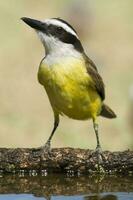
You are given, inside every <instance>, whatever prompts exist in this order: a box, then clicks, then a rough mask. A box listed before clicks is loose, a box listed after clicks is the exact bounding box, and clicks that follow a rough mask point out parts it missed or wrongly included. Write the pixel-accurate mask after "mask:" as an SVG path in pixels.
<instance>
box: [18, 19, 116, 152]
mask: <svg viewBox="0 0 133 200" xmlns="http://www.w3.org/2000/svg"><path fill="white" fill-rule="evenodd" d="M22 20H23V21H24V22H25V23H26V24H28V25H29V26H30V27H32V28H33V29H35V30H36V32H37V34H38V36H39V38H40V39H41V42H42V44H43V45H44V47H45V57H44V58H43V59H42V60H41V63H40V66H39V71H38V81H39V83H40V84H41V85H42V86H43V87H44V88H45V90H46V92H47V95H48V98H49V101H50V104H51V106H52V109H53V113H54V128H53V130H52V132H51V135H50V137H49V138H48V140H47V142H46V144H45V145H44V146H42V150H43V152H44V151H49V150H50V143H51V139H52V137H53V135H54V132H55V130H56V129H57V126H58V125H59V115H66V116H68V117H70V118H72V119H76V120H88V119H92V120H93V126H94V131H95V134H96V140H97V147H96V152H98V154H99V153H100V152H101V146H100V141H99V136H98V124H97V117H98V116H100V115H101V116H103V117H106V118H115V117H116V115H115V113H114V112H113V111H112V110H111V109H110V108H109V107H108V106H107V105H106V104H104V103H103V101H104V99H105V89H104V83H103V80H102V78H101V76H100V75H99V73H98V70H97V68H96V65H95V64H94V63H93V61H92V60H91V59H90V58H89V57H88V56H87V55H86V54H85V52H84V49H83V46H82V44H81V42H80V40H79V37H78V35H77V33H76V31H75V30H74V28H73V27H72V26H71V25H70V24H68V23H67V22H66V21H64V20H62V19H60V18H52V19H46V20H45V21H39V20H35V19H31V18H27V17H23V18H22Z"/></svg>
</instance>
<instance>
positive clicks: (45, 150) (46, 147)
mask: <svg viewBox="0 0 133 200" xmlns="http://www.w3.org/2000/svg"><path fill="white" fill-rule="evenodd" d="M50 152H51V145H50V141H49V140H48V141H47V142H46V143H45V145H44V146H41V147H40V154H41V155H44V154H45V153H48V154H49V153H50Z"/></svg>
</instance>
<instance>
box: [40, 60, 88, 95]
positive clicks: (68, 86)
mask: <svg viewBox="0 0 133 200" xmlns="http://www.w3.org/2000/svg"><path fill="white" fill-rule="evenodd" d="M38 79H39V82H40V83H41V84H42V85H44V87H45V88H46V89H50V90H51V92H54V91H55V92H56V93H57V92H58V91H59V92H61V91H62V92H67V90H68V91H69V92H70V90H73V92H74V90H75V89H76V86H77V85H79V86H80V85H81V87H82V83H84V84H85V83H86V81H88V75H87V72H86V68H85V66H84V62H83V61H82V60H81V59H73V58H70V59H66V60H65V59H60V61H58V62H55V63H54V62H53V61H50V60H49V63H48V62H47V61H45V60H44V61H43V62H42V63H41V65H40V67H39V72H38ZM77 90H79V88H77ZM75 92H76V91H75Z"/></svg>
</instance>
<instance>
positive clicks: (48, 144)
mask: <svg viewBox="0 0 133 200" xmlns="http://www.w3.org/2000/svg"><path fill="white" fill-rule="evenodd" d="M58 125H59V115H58V114H55V113H54V127H53V130H52V132H51V134H50V136H49V138H48V140H47V142H46V143H45V145H44V146H42V147H41V152H42V154H43V153H44V152H47V153H49V152H50V150H51V140H52V137H53V135H54V133H55V131H56V129H57V127H58Z"/></svg>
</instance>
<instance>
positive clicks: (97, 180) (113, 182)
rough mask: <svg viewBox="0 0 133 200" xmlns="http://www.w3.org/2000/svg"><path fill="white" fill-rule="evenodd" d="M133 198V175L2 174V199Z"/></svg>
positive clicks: (87, 199)
mask: <svg viewBox="0 0 133 200" xmlns="http://www.w3.org/2000/svg"><path fill="white" fill-rule="evenodd" d="M46 199H47V200H133V177H118V176H117V177H116V176H104V177H102V176H97V177H96V176H91V177H89V176H80V177H70V176H65V175H59V174H57V175H47V176H41V175H40V176H39V175H35V176H18V175H12V176H11V175H10V176H9V175H8V176H7V175H6V176H2V177H0V200H46Z"/></svg>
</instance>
